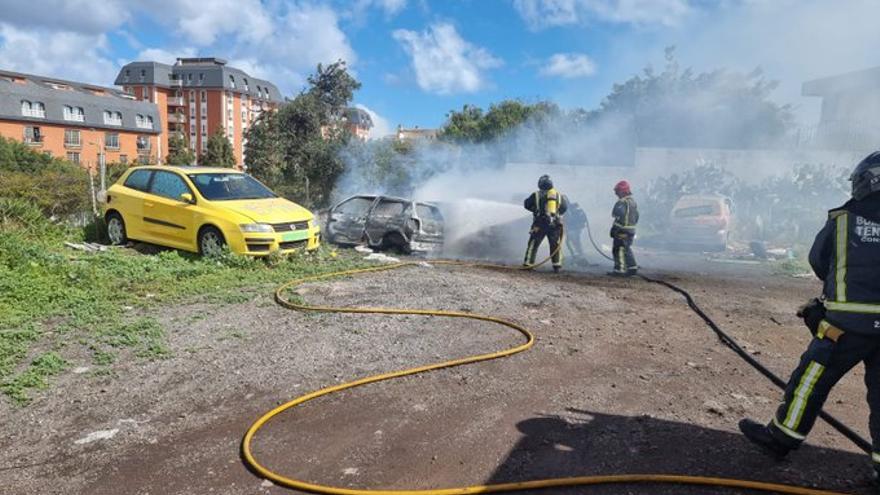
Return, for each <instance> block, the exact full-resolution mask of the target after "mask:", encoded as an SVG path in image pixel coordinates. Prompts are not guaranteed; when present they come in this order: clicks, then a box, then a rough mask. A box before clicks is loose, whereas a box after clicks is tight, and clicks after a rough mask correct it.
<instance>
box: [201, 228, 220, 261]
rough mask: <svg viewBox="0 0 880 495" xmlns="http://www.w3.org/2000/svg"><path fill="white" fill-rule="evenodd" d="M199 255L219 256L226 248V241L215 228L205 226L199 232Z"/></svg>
mask: <svg viewBox="0 0 880 495" xmlns="http://www.w3.org/2000/svg"><path fill="white" fill-rule="evenodd" d="M197 240H198V245H199V254H200V255H202V256H206V257H212V256H219V255H220V254H222V253H223V248H225V247H226V239H225V238H224V237H223V233H222V232H220V229H218V228H217V227H212V226H210V225H209V226H207V227H203V228H202V230H200V231H199V236H198V239H197Z"/></svg>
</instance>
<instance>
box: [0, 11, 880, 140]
mask: <svg viewBox="0 0 880 495" xmlns="http://www.w3.org/2000/svg"><path fill="white" fill-rule="evenodd" d="M878 16H880V2H878V1H876V0H836V1H835V0H443V1H440V0H437V1H429V0H350V1H341V0H327V1H317V0H28V1H25V0H0V69H4V70H14V71H20V72H27V73H34V74H39V75H46V76H54V77H59V78H65V79H71V80H75V81H82V82H89V83H93V84H101V85H105V86H110V85H112V83H113V80H114V79H115V77H116V74H117V73H118V71H119V69H120V67H121V66H122V65H124V64H125V63H127V62H130V61H134V60H153V61H159V62H166V63H173V62H174V60H175V58H176V57H185V56H216V57H220V58H224V59H226V60H228V61H229V64H230V65H232V66H234V67H237V68H240V69H242V70H244V71H246V72H248V73H250V74H251V75H253V76H255V77H260V78H265V79H268V80H270V81H272V82H273V83H275V84H276V85H277V86H278V87H279V88H280V89H281V91H282V93H283V94H284V95H285V96H294V95H295V94H297V93H298V92H299V91H300V90H301V89H302V88H303V86H304V84H305V80H306V77H307V76H308V74H310V73H311V72H313V71H314V69H315V67H316V65H317V64H318V63H325V64H326V63H330V62H333V61H335V60H338V59H343V60H345V61H346V62H347V63H348V65H349V66H350V68H351V70H352V72H353V73H354V75H355V76H356V78H357V79H358V80H359V81H360V82H361V83H362V84H363V86H362V88H361V89H360V91H358V92H357V94H356V95H355V102H354V103H355V104H356V105H357V106H359V107H361V108H364V109H366V110H367V111H368V112H370V113H371V115H372V116H373V120H374V122H375V123H376V126H375V128H374V132H373V135H374V136H381V135H384V134H388V133H391V132H393V130H394V129H395V128H396V127H397V125H399V124H400V125H403V126H404V127H414V126H419V127H427V128H430V127H437V126H440V125H442V124H443V122H444V120H445V117H446V115H447V113H448V112H449V111H450V110H454V109H460V108H461V107H462V106H463V105H465V104H473V105H479V106H481V107H487V106H488V105H490V104H491V103H493V102H498V101H500V100H503V99H507V98H515V99H520V100H523V101H526V102H534V101H539V100H552V101H554V102H556V103H558V104H559V105H560V106H562V107H563V108H573V107H582V108H586V109H592V108H596V107H597V106H598V105H599V104H600V102H601V101H602V98H603V97H604V96H605V95H607V94H608V93H609V92H610V90H611V88H612V86H613V84H614V83H616V82H622V81H624V80H626V79H627V78H629V77H631V76H633V75H635V74H638V73H639V72H640V71H641V70H642V69H643V68H644V67H646V66H648V65H652V66H653V67H657V68H659V67H662V64H663V52H664V48H665V47H666V46H673V45H674V46H675V47H676V50H677V54H678V57H679V59H680V63H681V64H682V65H683V66H685V67H693V69H694V70H695V71H697V72H702V71H708V70H714V69H726V70H733V71H742V72H748V71H751V70H753V69H755V68H756V67H761V68H762V69H763V71H764V73H765V76H766V77H767V78H769V79H774V80H778V81H779V82H780V85H779V88H778V89H777V90H776V91H775V92H774V94H773V98H774V99H775V100H776V101H778V102H779V103H787V104H791V105H793V107H794V109H795V114H796V116H797V118H798V120H799V123H800V124H801V125H804V126H809V125H815V123H816V121H817V120H818V111H819V110H818V109H819V105H820V102H819V101H818V100H816V99H815V98H809V97H803V96H801V94H800V89H801V84H802V83H803V82H804V81H806V80H809V79H813V78H817V77H823V76H829V75H835V74H839V73H843V72H848V71H853V70H860V69H865V68H869V67H873V66H877V65H880V52H878V51H877V50H876V47H877V46H880V30H878V29H876V19H877V18H878Z"/></svg>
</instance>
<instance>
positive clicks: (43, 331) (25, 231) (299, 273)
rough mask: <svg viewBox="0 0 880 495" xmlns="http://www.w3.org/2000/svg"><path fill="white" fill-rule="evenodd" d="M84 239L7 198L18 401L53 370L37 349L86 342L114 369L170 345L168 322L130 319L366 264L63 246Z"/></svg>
mask: <svg viewBox="0 0 880 495" xmlns="http://www.w3.org/2000/svg"><path fill="white" fill-rule="evenodd" d="M84 235H87V236H89V237H92V236H94V235H95V233H94V230H91V231H89V232H86V233H85V234H84V232H83V230H82V229H68V228H65V227H63V226H61V225H57V224H54V223H52V222H50V221H49V220H47V219H46V218H45V217H44V216H43V214H42V213H41V212H40V211H39V210H38V209H37V208H35V207H34V206H32V205H30V204H28V203H27V202H23V201H11V200H8V199H2V198H0V383H2V384H3V386H2V392H3V393H5V394H6V395H7V396H9V397H11V398H12V399H13V400H14V401H15V402H18V403H25V402H26V401H27V399H26V397H27V390H28V389H29V388H41V387H42V386H44V384H45V383H46V380H47V379H48V378H49V377H51V376H52V374H49V373H44V372H42V371H36V370H35V365H34V361H31V362H30V363H28V361H27V359H28V357H29V356H33V354H34V351H33V349H34V348H35V347H37V346H39V347H40V348H41V349H56V350H59V352H60V351H63V352H65V353H66V352H71V353H73V352H75V351H76V349H77V348H85V349H87V350H88V351H89V352H90V353H91V355H92V361H93V363H94V364H95V365H99V366H107V367H109V366H111V365H112V364H114V363H115V362H117V361H118V360H120V359H123V358H124V356H126V355H128V354H126V353H123V352H120V351H122V350H126V349H127V350H130V351H131V355H134V356H135V357H138V358H141V359H149V360H155V359H164V358H166V357H168V356H169V355H170V350H169V348H168V347H167V345H166V342H165V341H166V334H165V330H164V329H163V328H162V326H161V324H159V322H158V321H157V320H156V319H154V318H152V317H135V316H133V315H135V314H143V312H150V311H153V310H154V308H156V307H158V306H163V305H171V304H181V303H185V302H190V301H194V300H206V301H210V302H212V303H219V304H238V303H242V302H246V301H250V300H252V299H254V298H255V297H257V292H256V291H257V290H266V291H267V292H268V291H270V290H271V287H272V286H273V285H275V284H279V283H281V282H285V281H287V280H290V279H293V278H299V277H303V276H308V275H315V274H320V273H326V272H331V271H340V270H345V269H349V268H356V267H359V266H363V265H362V263H363V262H362V261H361V260H360V257H359V256H358V255H357V254H356V253H354V252H353V251H335V250H331V249H326V248H322V249H319V250H318V251H317V252H314V253H296V254H294V255H289V256H279V255H276V256H271V257H269V259H267V260H259V259H253V258H248V257H244V256H239V255H235V254H233V253H231V252H226V253H223V254H222V255H220V256H218V257H215V258H210V259H205V258H201V257H199V256H197V255H194V254H189V253H182V252H180V251H175V250H164V249H163V250H158V251H156V254H150V255H144V254H140V253H138V252H136V251H134V250H127V249H112V250H109V251H107V252H104V253H100V254H84V253H79V252H72V251H70V250H69V249H67V248H65V247H64V246H63V241H65V240H71V241H80V240H82V239H83V236H84ZM296 299H298V298H296ZM267 300H268V299H267ZM270 303H271V302H270ZM132 308H138V309H139V311H134V312H133V311H132ZM205 317H206V315H204V314H199V315H196V316H193V317H192V318H191V319H190V321H192V322H194V321H198V320H200V319H203V318H205ZM48 330H51V332H50V331H48ZM63 343H66V347H64V346H63V345H62V344H63ZM188 352H189V351H188ZM51 355H53V356H56V357H58V358H59V359H61V356H60V354H59V353H58V352H56V353H52V354H51ZM43 356H45V354H44V355H43ZM38 359H39V358H38ZM47 359H48V358H47ZM41 363H42V362H41ZM43 364H45V363H43Z"/></svg>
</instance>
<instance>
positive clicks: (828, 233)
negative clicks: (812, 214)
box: [810, 194, 880, 337]
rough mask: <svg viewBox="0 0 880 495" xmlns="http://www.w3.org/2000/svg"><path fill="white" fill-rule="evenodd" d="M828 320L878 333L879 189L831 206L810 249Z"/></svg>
mask: <svg viewBox="0 0 880 495" xmlns="http://www.w3.org/2000/svg"><path fill="white" fill-rule="evenodd" d="M810 266H812V267H813V271H814V272H815V273H816V276H818V277H819V278H820V279H821V280H822V281H823V283H824V286H823V291H822V292H823V296H824V298H825V308H826V309H827V310H828V313H827V315H826V317H825V319H826V320H828V322H829V323H831V324H832V325H835V326H837V327H839V328H841V329H843V330H844V331H848V332H856V333H861V334H869V335H876V336H878V337H880V194H872V195H871V196H868V197H867V198H865V199H863V200H862V201H855V200H850V201H849V202H847V203H846V204H845V205H843V206H841V207H840V208H837V209H834V210H831V211H829V212H828V221H827V223H825V227H823V228H822V230H821V231H820V232H819V234H818V235H817V236H816V240H815V242H814V243H813V247H812V249H810Z"/></svg>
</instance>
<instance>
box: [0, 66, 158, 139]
mask: <svg viewBox="0 0 880 495" xmlns="http://www.w3.org/2000/svg"><path fill="white" fill-rule="evenodd" d="M16 81H18V82H16ZM23 100H26V101H29V102H32V103H33V102H40V103H42V104H43V106H44V107H45V110H46V116H45V117H28V116H24V115H22V101H23ZM65 106H71V107H80V108H82V109H83V114H84V120H83V122H78V121H71V120H65V119H64V107H65ZM105 111H110V112H114V113H115V112H119V113H121V114H122V125H111V124H105V123H104V112H105ZM138 115H142V116H144V117H145V120H146V117H150V118H151V119H152V120H153V125H152V129H145V128H142V127H138V125H137V118H136V117H137V116H138ZM0 119H3V120H17V121H28V122H34V123H44V124H47V123H48V124H61V125H66V126H72V127H95V128H102V129H114V130H124V131H131V132H140V133H159V132H161V129H162V122H161V121H160V117H159V109H158V107H157V106H156V105H155V104H153V103H150V102H145V101H137V100H135V99H134V98H132V97H131V96H129V95H127V94H125V93H123V92H122V91H119V90H118V89H115V88H106V87H103V86H96V85H94V84H86V83H81V82H74V81H67V80H64V79H56V78H52V77H43V76H37V75H33V74H23V73H20V72H11V71H3V70H0Z"/></svg>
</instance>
